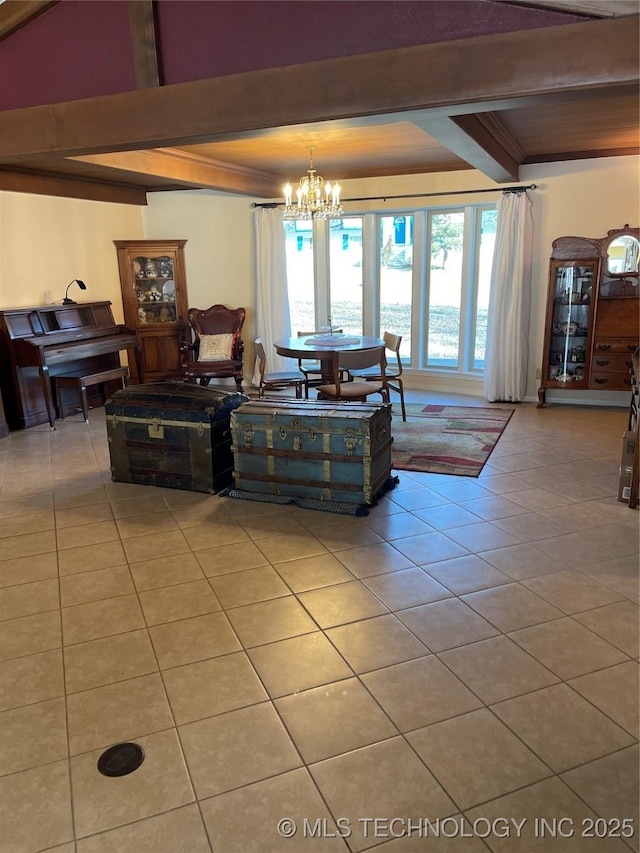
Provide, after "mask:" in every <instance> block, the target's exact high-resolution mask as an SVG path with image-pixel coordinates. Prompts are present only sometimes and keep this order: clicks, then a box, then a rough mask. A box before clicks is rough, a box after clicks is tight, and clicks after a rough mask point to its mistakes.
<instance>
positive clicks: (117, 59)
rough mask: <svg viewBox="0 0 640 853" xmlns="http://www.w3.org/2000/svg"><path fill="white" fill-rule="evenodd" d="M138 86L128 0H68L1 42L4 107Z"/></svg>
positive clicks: (0, 83) (0, 102) (0, 86)
mask: <svg viewBox="0 0 640 853" xmlns="http://www.w3.org/2000/svg"><path fill="white" fill-rule="evenodd" d="M131 89H135V76H134V68H133V60H132V54H131V35H130V32H129V13H128V9H127V3H125V2H121V0H119V2H109V0H62V2H61V3H58V4H57V5H56V6H53V7H52V8H51V9H49V10H48V11H47V12H45V13H44V14H43V15H41V16H40V17H38V18H35V19H34V20H33V21H30V22H29V23H28V24H27V25H26V26H24V27H23V28H22V29H20V30H17V32H15V33H13V34H12V35H11V36H9V37H8V38H6V39H5V40H4V41H1V42H0V110H11V109H18V108H21V107H33V106H37V105H39V104H55V103H58V102H61V101H74V100H78V99H80V98H91V97H94V96H96V95H109V94H113V93H114V92H126V91H129V90H131Z"/></svg>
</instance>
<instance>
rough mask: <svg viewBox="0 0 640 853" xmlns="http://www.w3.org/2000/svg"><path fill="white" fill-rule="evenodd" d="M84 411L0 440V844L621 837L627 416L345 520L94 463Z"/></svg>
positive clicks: (513, 841)
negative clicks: (100, 766) (129, 769)
mask: <svg viewBox="0 0 640 853" xmlns="http://www.w3.org/2000/svg"><path fill="white" fill-rule="evenodd" d="M410 397H411V399H412V400H413V401H418V400H419V399H425V396H424V395H423V397H422V398H420V396H419V395H417V394H413V395H410ZM427 401H430V402H451V403H454V404H455V403H458V402H460V403H463V404H464V403H465V402H467V403H470V404H472V405H473V404H475V405H478V404H481V403H480V401H478V400H477V399H476V400H464V399H461V398H455V397H446V396H440V397H438V398H436V397H431V398H429V399H428V400H427ZM90 419H91V422H90V424H89V425H88V426H87V425H86V424H85V423H84V422H83V421H82V420H81V418H80V416H72V417H69V418H67V419H66V420H65V421H64V422H62V423H60V424H59V427H58V429H57V430H56V431H55V432H52V431H50V430H49V429H48V427H45V426H41V427H35V428H32V429H30V430H26V431H23V432H20V433H14V434H12V435H11V436H10V437H9V438H7V439H4V440H3V441H2V442H0V471H1V473H2V485H1V489H0V530H1V538H0V691H1V693H0V851H1V853H36V851H42V850H55V851H57V853H115V851H121V853H201V851H202V853H205V852H206V851H214V853H236V851H238V853H246V851H259V853H263V851H267V852H268V851H277V852H278V853H279V851H283V853H288V851H291V853H293V851H298V850H305V851H313V853H321V852H322V851H325V850H331V851H333V850H336V851H339V850H343V851H349V850H351V851H359V850H368V849H373V848H376V849H378V850H381V851H389V853H403V851H411V850H421V851H422V850H424V851H427V853H429V851H433V852H434V853H459V851H464V853H478V851H487V850H491V851H494V853H502V851H508V853H512V852H513V853H520V851H522V853H529V851H534V853H535V851H542V853H544V852H545V851H565V850H566V851H576V853H582V851H586V853H589V852H590V851H593V853H609V851H611V853H616V851H621V853H624V851H625V850H626V851H629V850H630V849H631V850H636V851H637V850H638V835H637V816H638V815H637V812H638V776H637V768H638V513H637V512H633V511H631V510H630V509H629V508H628V507H627V506H626V505H625V504H622V503H620V502H618V501H617V500H616V492H617V467H618V464H619V454H620V444H621V442H620V437H621V434H622V431H623V429H624V428H625V424H626V413H625V412H624V411H623V410H622V409H606V408H597V409H595V408H579V407H574V406H559V405H555V406H554V405H550V406H548V407H546V408H545V409H544V410H538V409H536V408H535V406H534V405H532V404H522V405H519V406H516V408H515V413H514V415H513V417H512V419H511V422H510V423H509V426H508V427H507V430H506V432H505V434H504V435H503V437H502V439H501V440H500V443H499V444H498V447H497V448H496V450H495V452H494V453H493V455H492V456H491V459H490V461H489V463H488V464H487V465H486V466H485V469H484V470H483V472H482V474H481V476H480V477H479V478H478V479H469V478H456V477H447V476H436V475H420V474H415V473H408V472H401V473H400V483H399V485H398V487H397V489H396V490H394V491H393V492H391V493H390V494H388V495H386V496H385V497H384V498H382V500H381V501H380V502H379V504H378V506H377V507H375V508H374V509H373V510H372V511H371V513H370V514H369V515H368V516H363V517H346V516H339V515H332V514H329V513H319V512H312V511H308V510H301V509H297V508H291V507H282V506H272V505H264V504H254V503H248V502H243V501H235V500H230V499H228V498H220V497H218V496H209V495H202V494H196V493H192V492H183V491H172V490H169V489H154V488H151V487H142V486H135V485H128V484H123V483H114V482H112V481H111V478H110V470H109V453H108V445H107V441H106V429H105V421H104V411H103V410H101V409H97V410H94V411H92V412H91V415H90ZM127 740H135V741H136V742H138V743H140V744H141V745H142V746H143V748H144V750H145V755H146V758H145V761H144V763H143V764H142V766H141V767H140V768H139V769H138V770H137V771H136V772H134V773H132V774H130V775H128V776H126V777H123V778H120V779H112V778H106V777H104V776H102V775H100V774H99V773H98V771H97V769H96V761H97V758H98V757H99V755H100V754H101V752H102V751H103V750H104V749H105V748H106V747H108V746H109V745H111V744H113V743H116V742H119V741H127ZM283 819H293V820H294V821H295V822H296V825H297V832H296V834H295V836H294V837H292V838H284V837H283V836H281V835H279V834H278V831H277V827H278V822H279V821H280V820H283ZM374 819H377V822H374ZM543 819H544V820H546V821H547V822H546V823H543V822H542V821H543ZM623 819H632V820H633V821H634V829H635V831H636V834H635V836H634V837H633V838H629V839H627V840H623V839H622V838H620V836H621V835H622V836H624V835H626V834H627V831H628V830H627V829H626V826H627V825H626V824H623V823H621V821H622V820H623ZM427 820H429V821H431V824H427V822H426V821H427ZM554 820H555V821H556V823H555V827H556V834H557V833H558V832H559V833H561V834H560V835H557V837H555V838H554V837H553V827H554ZM392 821H393V822H392ZM409 821H411V823H410V822H409ZM513 821H515V823H514V822H513ZM523 822H524V823H523ZM516 826H519V827H520V829H517V828H516ZM543 829H544V832H543ZM438 830H439V831H440V836H439V837H438V836H437V834H436V833H437V831H438ZM427 833H428V835H427ZM347 835H348V837H347ZM589 835H592V836H594V837H588V836H589Z"/></svg>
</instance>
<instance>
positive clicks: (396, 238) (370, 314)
mask: <svg viewBox="0 0 640 853" xmlns="http://www.w3.org/2000/svg"><path fill="white" fill-rule="evenodd" d="M496 217H497V212H496V209H495V206H493V205H469V206H466V207H458V208H433V209H429V210H419V211H415V210H414V211H399V212H396V213H393V214H387V213H367V214H364V215H361V216H348V217H343V218H342V219H336V220H330V221H328V222H327V221H324V222H314V223H311V222H293V223H292V222H287V223H285V228H286V229H287V241H286V242H287V277H288V281H289V301H290V311H291V324H292V325H291V328H292V330H293V333H295V330H297V329H302V328H304V329H317V328H319V327H320V326H324V325H327V323H328V322H329V318H330V319H331V322H332V323H333V324H334V325H336V326H340V327H341V328H343V329H344V330H345V332H351V333H353V334H369V335H381V334H382V333H383V332H384V331H391V332H393V333H394V334H398V335H402V345H401V350H400V354H401V357H402V360H403V362H404V363H405V365H406V367H409V368H412V369H415V370H433V371H438V372H449V373H451V372H455V373H464V374H467V375H468V374H474V373H475V374H478V375H479V374H481V372H482V370H483V367H484V352H485V342H486V330H487V311H488V306H489V287H490V281H491V264H492V258H493V244H494V240H495V228H496Z"/></svg>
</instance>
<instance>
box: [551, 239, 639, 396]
mask: <svg viewBox="0 0 640 853" xmlns="http://www.w3.org/2000/svg"><path fill="white" fill-rule="evenodd" d="M639 258H640V229H639V228H630V227H629V226H628V225H625V226H624V228H620V229H617V230H613V231H609V232H608V234H607V236H606V237H602V238H599V239H592V238H589V237H559V238H558V239H557V240H554V241H553V250H552V253H551V262H550V267H549V291H548V298H547V317H546V325H545V336H544V351H543V362H542V379H541V382H540V387H539V389H538V408H541V407H542V406H544V404H545V395H546V391H547V389H548V388H554V389H562V390H566V391H578V390H584V389H588V390H589V391H597V390H605V391H629V390H631V376H630V369H631V356H632V354H633V353H634V351H635V349H636V348H637V347H638V345H639V343H640V340H639V338H640V334H639V325H640V315H639V307H640V299H639V295H640V287H639V286H638V284H639V281H640V278H639V272H638V261H639Z"/></svg>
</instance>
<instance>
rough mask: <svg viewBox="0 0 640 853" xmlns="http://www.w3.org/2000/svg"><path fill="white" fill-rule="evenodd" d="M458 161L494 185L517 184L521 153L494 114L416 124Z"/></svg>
mask: <svg viewBox="0 0 640 853" xmlns="http://www.w3.org/2000/svg"><path fill="white" fill-rule="evenodd" d="M417 124H418V125H419V127H421V128H422V129H423V130H425V131H426V132H427V133H428V134H429V136H433V137H434V139H437V140H438V142H440V143H441V144H442V145H444V146H445V148H447V149H448V150H449V151H451V152H452V153H453V154H455V155H456V156H458V157H460V159H462V160H464V161H465V162H466V163H469V165H470V166H473V167H474V168H475V169H478V171H480V172H482V173H483V174H485V175H487V177H489V178H491V179H492V180H494V181H496V182H497V183H505V182H507V181H519V180H520V176H519V168H520V165H521V163H522V162H523V160H524V153H523V152H522V150H521V149H520V147H519V145H518V143H517V142H516V141H515V139H514V138H513V136H512V135H511V134H510V133H509V131H508V130H507V129H506V127H504V125H503V124H502V123H501V122H500V119H499V118H498V117H497V116H496V115H494V113H479V114H477V115H463V116H452V117H451V118H448V117H446V116H443V117H433V118H427V119H426V120H425V121H420V122H417Z"/></svg>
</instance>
